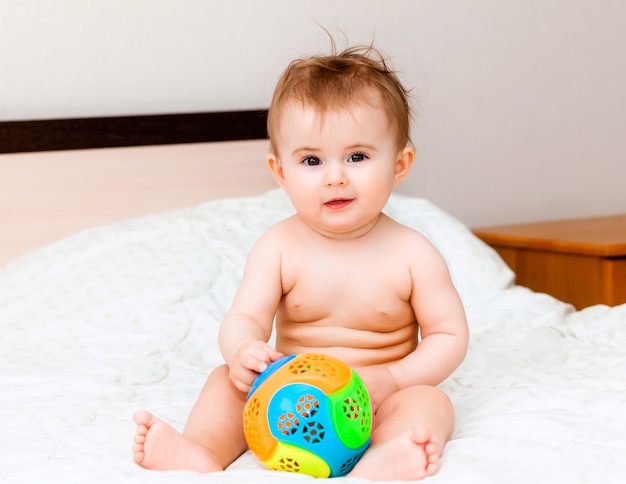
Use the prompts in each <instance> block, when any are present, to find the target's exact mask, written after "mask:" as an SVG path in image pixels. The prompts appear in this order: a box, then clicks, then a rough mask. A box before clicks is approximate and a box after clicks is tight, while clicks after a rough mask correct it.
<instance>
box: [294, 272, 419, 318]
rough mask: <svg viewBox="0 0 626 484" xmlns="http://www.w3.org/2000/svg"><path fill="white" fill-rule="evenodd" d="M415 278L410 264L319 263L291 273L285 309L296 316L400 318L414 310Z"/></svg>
mask: <svg viewBox="0 0 626 484" xmlns="http://www.w3.org/2000/svg"><path fill="white" fill-rule="evenodd" d="M410 296H411V278H410V274H409V271H408V269H407V268H406V267H397V266H396V267H390V266H387V267H385V266H384V264H379V263H376V261H369V262H368V263H359V264H356V263H355V264H347V263H346V261H338V262H337V263H336V264H320V263H318V264H315V263H312V261H307V262H306V263H303V265H302V266H301V267H300V268H299V270H296V271H295V272H294V273H293V274H291V284H289V287H288V288H287V290H286V292H285V294H284V297H283V304H282V309H283V310H285V311H287V312H288V313H289V316H290V319H292V320H319V319H324V318H326V317H332V316H334V317H340V318H350V319H351V318H357V319H363V318H367V319H372V318H373V319H374V320H376V319H381V320H385V319H389V318H390V319H398V318H405V317H406V314H407V312H410V311H411V309H410V304H409V300H410Z"/></svg>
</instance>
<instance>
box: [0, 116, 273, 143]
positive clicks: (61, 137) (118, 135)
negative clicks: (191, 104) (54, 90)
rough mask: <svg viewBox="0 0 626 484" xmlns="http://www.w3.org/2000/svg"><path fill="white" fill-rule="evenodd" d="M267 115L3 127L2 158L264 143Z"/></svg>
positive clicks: (0, 138) (67, 121)
mask: <svg viewBox="0 0 626 484" xmlns="http://www.w3.org/2000/svg"><path fill="white" fill-rule="evenodd" d="M266 121H267V111H266V110H263V109H258V110H248V111H221V112H206V113H181V114H157V115H143V116H117V117H97V118H75V119H49V120H35V121H4V122H0V153H21V152H32V151H56V150H75V149H87V148H113V147H123V146H147V145H166V144H167V145H169V144H179V143H201V142H210V141H233V140H249V139H264V138H266V137H267V130H266Z"/></svg>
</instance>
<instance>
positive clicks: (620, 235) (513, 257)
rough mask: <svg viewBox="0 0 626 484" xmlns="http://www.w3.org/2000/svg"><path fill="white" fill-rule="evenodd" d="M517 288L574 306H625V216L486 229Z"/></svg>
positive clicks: (480, 234)
mask: <svg viewBox="0 0 626 484" xmlns="http://www.w3.org/2000/svg"><path fill="white" fill-rule="evenodd" d="M473 231H474V233H475V234H476V235H477V236H478V237H479V238H480V239H482V240H483V241H485V242H486V243H487V244H489V245H490V246H491V247H493V248H494V249H495V250H496V251H497V252H498V253H499V254H500V256H501V257H502V258H503V259H504V261H505V262H506V263H507V264H508V265H509V267H511V269H513V271H514V272H515V274H516V276H517V284H519V285H522V286H526V287H529V288H530V289H532V290H534V291H538V292H546V293H548V294H551V295H552V296H554V297H556V298H558V299H561V300H562V301H566V302H569V303H572V304H573V305H574V306H575V307H576V308H577V309H582V308H584V307H586V306H591V305H593V304H607V305H609V306H615V305H617V304H622V303H626V214H624V215H615V216H608V217H593V218H582V219H571V220H558V221H554V222H540V223H530V224H520V225H500V226H496V227H481V228H476V229H474V230H473Z"/></svg>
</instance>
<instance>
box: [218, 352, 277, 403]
mask: <svg viewBox="0 0 626 484" xmlns="http://www.w3.org/2000/svg"><path fill="white" fill-rule="evenodd" d="M282 357H283V354H282V353H279V352H278V351H276V350H275V349H274V348H272V347H271V346H270V345H268V344H267V343H266V342H265V341H249V342H247V343H244V344H243V345H241V347H240V348H239V349H238V350H237V353H236V354H235V358H234V359H233V361H231V362H230V364H229V376H230V379H231V380H232V382H233V384H234V385H235V386H236V387H237V389H239V390H240V391H242V392H244V393H247V392H248V390H250V387H251V386H252V384H253V383H254V380H255V379H256V377H257V376H258V375H259V373H261V372H262V371H264V370H265V369H266V368H267V367H268V365H269V364H270V363H271V362H272V361H276V360H278V359H280V358H282Z"/></svg>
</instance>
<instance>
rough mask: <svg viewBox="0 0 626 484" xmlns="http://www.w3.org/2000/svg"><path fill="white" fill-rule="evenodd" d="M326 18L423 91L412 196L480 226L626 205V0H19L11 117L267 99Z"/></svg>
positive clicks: (1, 100)
mask: <svg viewBox="0 0 626 484" xmlns="http://www.w3.org/2000/svg"><path fill="white" fill-rule="evenodd" d="M318 24H320V25H323V26H325V27H326V28H328V29H329V30H330V31H331V32H332V33H333V34H334V35H335V36H336V37H337V38H338V40H339V43H340V44H341V43H342V38H341V33H340V32H345V34H346V37H347V38H348V39H349V41H350V42H351V43H361V42H369V41H370V40H371V39H372V37H374V38H375V42H376V44H377V45H378V46H379V47H380V48H382V50H384V51H385V52H386V53H387V54H388V55H389V56H390V57H391V59H392V64H393V65H394V67H395V68H396V69H397V70H399V71H400V72H401V75H402V78H403V80H404V82H405V84H406V85H407V87H410V88H412V89H413V92H414V94H415V95H416V97H417V99H418V116H417V119H416V121H417V122H416V126H415V132H414V140H415V142H416V144H417V147H418V151H419V158H418V161H417V164H416V167H415V170H414V172H413V174H412V176H411V178H410V179H409V180H408V181H407V182H406V183H405V184H404V185H403V187H402V191H404V192H407V193H411V194H415V195H420V196H424V197H427V198H429V199H431V200H433V201H434V202H435V203H437V204H439V205H440V206H441V207H442V208H444V209H446V210H448V211H449V212H451V213H452V214H454V215H455V216H457V217H458V218H460V219H461V220H463V221H464V222H465V223H467V224H469V225H482V224H491V223H500V222H516V221H526V220H538V219H549V218H557V217H576V216H584V215H593V214H604V213H617V212H624V211H626V195H625V194H624V189H623V185H624V180H626V154H625V153H626V149H625V148H626V146H625V145H626V142H625V139H626V136H624V132H625V131H626V129H625V128H626V90H625V89H624V86H625V85H626V48H625V47H624V46H625V45H626V2H623V1H621V0H613V1H610V0H596V1H594V0H506V1H502V0H457V1H454V0H424V1H420V0H377V1H375V0H369V1H367V0H343V1H341V0H315V1H313V0H309V1H302V0H264V1H258V0H229V1H227V2H226V1H221V0H220V1H218V0H184V1H179V0H99V1H96V0H93V1H89V2H85V1H83V0H55V1H45V2H43V1H41V0H20V1H19V2H17V1H16V2H8V1H7V2H2V3H0V45H2V46H3V47H2V48H1V49H0V66H2V74H1V75H0V120H8V119H32V118H50V117H73V116H94V115H114V114H140V113H160V112H172V111H174V112H176V111H178V112H182V111H206V110H221V109H235V108H257V107H264V106H267V104H268V102H269V98H270V96H271V92H272V88H273V84H274V82H275V80H276V78H277V76H278V75H279V73H280V72H281V70H282V69H283V68H284V66H285V65H286V63H287V62H288V61H289V60H291V59H292V58H293V57H295V56H299V55H302V54H305V53H308V52H313V51H319V50H327V47H328V41H327V38H326V34H325V33H324V32H323V31H322V30H321V29H320V27H319V25H318ZM259 162H260V163H263V160H259ZM0 176H2V174H1V173H0Z"/></svg>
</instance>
